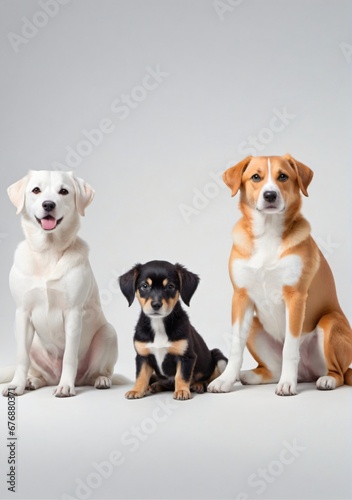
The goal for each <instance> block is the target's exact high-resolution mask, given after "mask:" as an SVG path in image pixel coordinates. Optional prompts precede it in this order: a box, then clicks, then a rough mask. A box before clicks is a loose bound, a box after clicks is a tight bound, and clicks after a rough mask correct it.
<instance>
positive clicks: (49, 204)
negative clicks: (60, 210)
mask: <svg viewBox="0 0 352 500" xmlns="http://www.w3.org/2000/svg"><path fill="white" fill-rule="evenodd" d="M42 207H43V208H44V210H45V211H46V212H51V211H52V210H54V208H55V207H56V204H55V203H54V202H53V201H43V203H42Z"/></svg>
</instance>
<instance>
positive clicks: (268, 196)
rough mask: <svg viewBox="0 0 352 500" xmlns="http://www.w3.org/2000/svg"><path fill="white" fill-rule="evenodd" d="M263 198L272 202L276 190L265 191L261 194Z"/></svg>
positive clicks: (275, 195)
mask: <svg viewBox="0 0 352 500" xmlns="http://www.w3.org/2000/svg"><path fill="white" fill-rule="evenodd" d="M263 197H264V200H265V201H267V202H268V203H273V202H274V201H276V198H277V192H276V191H265V192H264V194H263Z"/></svg>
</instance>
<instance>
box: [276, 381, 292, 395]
mask: <svg viewBox="0 0 352 500" xmlns="http://www.w3.org/2000/svg"><path fill="white" fill-rule="evenodd" d="M275 393H276V394H277V395H278V396H295V395H296V394H297V384H296V383H295V382H292V381H291V382H281V381H280V382H279V383H278V384H277V387H276V391H275Z"/></svg>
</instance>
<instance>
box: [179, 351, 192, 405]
mask: <svg viewBox="0 0 352 500" xmlns="http://www.w3.org/2000/svg"><path fill="white" fill-rule="evenodd" d="M196 359H197V358H196V356H181V357H180V359H179V360H178V362H177V369H176V375H175V392H174V399H180V400H186V399H191V390H190V384H191V377H192V373H193V368H194V365H195V363H196Z"/></svg>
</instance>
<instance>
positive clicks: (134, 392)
mask: <svg viewBox="0 0 352 500" xmlns="http://www.w3.org/2000/svg"><path fill="white" fill-rule="evenodd" d="M136 367H137V377H136V383H135V384H134V387H133V389H131V390H130V391H128V392H126V394H125V397H126V398H127V399H140V398H143V396H145V393H146V392H147V388H148V385H149V380H150V377H151V376H152V373H153V368H152V367H151V366H150V365H149V363H148V359H147V358H146V357H145V356H141V355H140V354H137V356H136Z"/></svg>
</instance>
